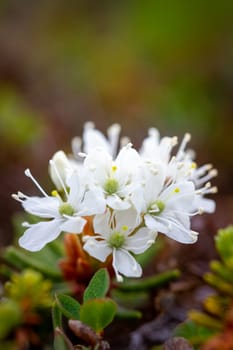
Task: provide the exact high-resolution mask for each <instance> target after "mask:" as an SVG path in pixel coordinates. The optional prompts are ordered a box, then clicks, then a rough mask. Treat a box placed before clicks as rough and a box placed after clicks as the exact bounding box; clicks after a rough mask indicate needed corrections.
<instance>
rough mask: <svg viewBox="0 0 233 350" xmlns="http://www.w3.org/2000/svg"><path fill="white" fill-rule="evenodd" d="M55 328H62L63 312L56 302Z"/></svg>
mask: <svg viewBox="0 0 233 350" xmlns="http://www.w3.org/2000/svg"><path fill="white" fill-rule="evenodd" d="M52 319H53V328H54V329H55V328H57V327H58V328H62V314H61V310H60V308H59V306H58V305H57V303H56V302H55V303H54V304H53V307H52Z"/></svg>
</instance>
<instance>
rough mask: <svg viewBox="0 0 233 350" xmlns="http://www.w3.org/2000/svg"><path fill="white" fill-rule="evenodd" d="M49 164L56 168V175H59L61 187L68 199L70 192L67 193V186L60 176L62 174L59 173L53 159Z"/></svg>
mask: <svg viewBox="0 0 233 350" xmlns="http://www.w3.org/2000/svg"><path fill="white" fill-rule="evenodd" d="M49 163H50V165H51V167H53V168H54V170H55V173H56V175H57V178H58V180H59V181H60V184H61V186H62V188H63V190H64V192H65V194H66V196H67V198H68V192H67V189H66V186H65V184H64V182H63V180H62V178H61V175H60V173H59V171H58V168H57V166H56V163H55V162H54V161H53V160H52V159H50V161H49Z"/></svg>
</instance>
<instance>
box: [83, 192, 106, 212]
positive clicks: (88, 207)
mask: <svg viewBox="0 0 233 350" xmlns="http://www.w3.org/2000/svg"><path fill="white" fill-rule="evenodd" d="M105 208H106V200H105V198H104V196H103V192H102V191H99V189H98V188H96V189H95V190H94V189H93V190H92V191H87V192H86V193H85V196H84V199H83V202H82V203H81V205H80V212H81V213H82V215H93V214H102V213H104V211H105Z"/></svg>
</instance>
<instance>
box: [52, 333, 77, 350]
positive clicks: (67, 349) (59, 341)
mask: <svg viewBox="0 0 233 350" xmlns="http://www.w3.org/2000/svg"><path fill="white" fill-rule="evenodd" d="M53 345H54V349H55V350H73V349H74V347H73V345H72V343H71V342H70V340H69V339H68V338H67V336H66V335H65V334H64V333H63V332H62V330H61V329H60V328H58V327H57V328H56V329H55V333H54V344H53Z"/></svg>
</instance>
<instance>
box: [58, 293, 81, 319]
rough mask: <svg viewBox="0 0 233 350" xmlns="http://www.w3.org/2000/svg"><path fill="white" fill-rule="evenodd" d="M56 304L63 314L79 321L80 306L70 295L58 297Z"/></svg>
mask: <svg viewBox="0 0 233 350" xmlns="http://www.w3.org/2000/svg"><path fill="white" fill-rule="evenodd" d="M56 302H57V305H58V307H59V309H60V310H61V312H62V313H63V314H64V315H65V316H66V317H67V318H69V319H74V320H78V319H79V311H80V304H79V302H78V301H77V300H75V299H74V298H72V297H70V296H69V295H65V294H59V295H56Z"/></svg>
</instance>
